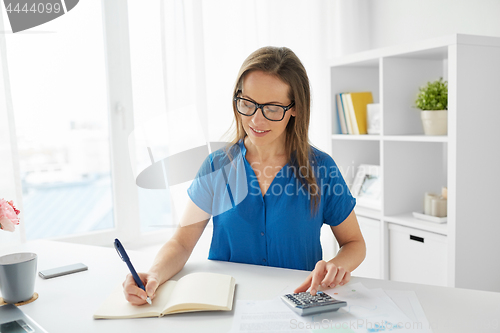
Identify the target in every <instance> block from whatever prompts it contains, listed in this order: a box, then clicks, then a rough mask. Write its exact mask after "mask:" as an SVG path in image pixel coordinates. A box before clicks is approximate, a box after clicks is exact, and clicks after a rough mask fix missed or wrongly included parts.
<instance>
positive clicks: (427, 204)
mask: <svg viewBox="0 0 500 333" xmlns="http://www.w3.org/2000/svg"><path fill="white" fill-rule="evenodd" d="M434 198H437V195H435V194H434V193H430V192H425V196H424V214H425V215H431V212H432V199H434Z"/></svg>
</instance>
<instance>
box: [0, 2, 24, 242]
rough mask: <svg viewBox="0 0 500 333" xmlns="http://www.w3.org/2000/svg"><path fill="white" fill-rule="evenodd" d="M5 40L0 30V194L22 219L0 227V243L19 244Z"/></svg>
mask: <svg viewBox="0 0 500 333" xmlns="http://www.w3.org/2000/svg"><path fill="white" fill-rule="evenodd" d="M0 7H2V8H0V30H2V31H5V29H4V26H5V23H4V22H3V13H2V11H3V6H0ZM5 44H6V43H5V34H4V33H0V78H1V79H0V198H4V199H5V200H7V201H10V200H13V201H14V204H15V205H16V207H17V208H18V209H19V210H21V215H20V217H21V223H20V225H19V226H18V227H17V228H16V231H15V232H13V233H10V232H6V231H0V247H2V246H6V245H11V244H18V243H20V242H21V240H24V238H25V237H24V225H23V220H22V216H23V215H22V211H23V207H22V197H21V181H20V176H19V160H18V158H17V145H16V128H15V126H14V113H13V109H12V97H11V94H10V84H9V71H8V66H7V52H6V47H5Z"/></svg>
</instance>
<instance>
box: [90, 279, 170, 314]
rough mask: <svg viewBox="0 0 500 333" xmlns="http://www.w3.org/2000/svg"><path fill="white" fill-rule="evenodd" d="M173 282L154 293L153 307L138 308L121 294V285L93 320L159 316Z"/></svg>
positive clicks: (167, 283) (165, 284) (103, 304)
mask: <svg viewBox="0 0 500 333" xmlns="http://www.w3.org/2000/svg"><path fill="white" fill-rule="evenodd" d="M175 283H176V282H175V281H167V282H166V283H164V284H163V285H161V286H160V287H159V288H158V290H157V291H156V297H155V299H153V302H152V303H153V305H149V304H148V303H146V304H144V305H140V306H136V305H132V304H130V303H129V302H128V301H127V300H126V299H125V295H124V294H123V287H122V285H119V286H117V287H116V288H115V289H114V290H113V292H112V293H111V294H110V295H109V296H108V297H107V298H106V300H105V301H104V302H103V303H102V305H101V307H100V308H99V309H98V310H97V311H96V312H95V314H94V318H140V317H155V316H160V313H161V311H162V310H163V307H164V305H165V303H167V300H168V298H169V294H170V293H171V292H172V289H173V287H174V286H175Z"/></svg>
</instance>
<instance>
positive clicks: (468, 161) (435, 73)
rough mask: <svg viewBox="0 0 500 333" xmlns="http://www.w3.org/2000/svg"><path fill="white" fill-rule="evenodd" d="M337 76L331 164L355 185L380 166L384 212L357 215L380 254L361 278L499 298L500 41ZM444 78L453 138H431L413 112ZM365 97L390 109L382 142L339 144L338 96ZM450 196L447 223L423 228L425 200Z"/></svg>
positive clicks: (372, 62)
mask: <svg viewBox="0 0 500 333" xmlns="http://www.w3.org/2000/svg"><path fill="white" fill-rule="evenodd" d="M330 75H331V80H330V84H331V90H330V91H331V97H332V98H331V103H332V105H331V110H333V111H332V112H331V114H330V116H331V121H330V124H331V126H332V127H331V133H332V137H331V140H330V143H331V147H330V152H331V154H332V157H333V158H334V160H335V161H336V163H337V165H338V166H339V168H340V169H341V171H342V174H343V175H344V178H345V179H346V181H347V183H351V182H352V180H353V178H354V176H355V174H356V169H357V167H358V166H359V165H360V164H375V165H380V166H381V175H382V189H383V190H382V197H383V198H382V207H381V210H380V211H377V210H372V209H367V208H363V207H357V208H356V213H357V215H358V220H360V225H361V229H362V230H363V229H364V230H366V232H365V231H364V232H365V238H368V237H370V238H369V239H367V244H369V246H368V251H372V252H373V253H377V254H378V255H377V256H367V260H365V263H363V264H362V266H360V268H359V270H358V271H359V272H360V275H363V276H368V277H378V278H385V279H400V280H404V281H408V282H416V283H430V284H439V285H446V286H450V287H460V288H471V289H481V290H492V291H500V263H499V260H498V257H499V256H500V240H499V238H500V217H499V214H498V206H499V205H500V172H499V170H500V147H499V146H500V38H494V37H483V36H471V35H452V36H445V37H442V38H436V39H432V40H428V41H422V42H417V43H412V44H408V45H398V46H394V47H389V48H383V49H379V50H371V51H367V52H362V53H358V54H354V55H349V56H346V57H343V58H341V59H335V60H333V61H332V62H331V63H330ZM439 77H443V78H444V79H445V80H447V81H448V135H447V136H425V135H424V134H423V128H422V124H421V121H420V113H419V111H418V110H417V109H415V108H414V107H413V105H414V102H415V98H416V94H417V93H418V88H419V87H420V86H422V85H424V84H425V83H427V82H428V81H433V80H436V79H438V78H439ZM360 91H371V92H372V94H373V98H374V102H375V103H380V105H381V113H382V114H381V116H382V118H381V119H382V128H381V134H380V135H343V134H339V132H340V131H339V125H338V124H337V116H336V108H335V95H336V94H338V93H343V92H360ZM443 186H446V187H448V222H447V223H445V224H436V223H432V222H426V221H422V220H418V219H415V218H414V217H413V216H412V212H414V211H415V212H418V211H420V212H421V211H423V197H424V193H425V192H437V193H440V191H441V187H443ZM374 223H375V224H374ZM374 225H375V226H377V225H378V230H376V228H375V229H374ZM419 235H420V236H419ZM422 235H423V236H422ZM405 258H406V259H405ZM367 267H368V268H369V269H366V268H367ZM374 267H375V268H378V269H374ZM403 270H404V272H403ZM353 274H354V275H357V271H354V273H353Z"/></svg>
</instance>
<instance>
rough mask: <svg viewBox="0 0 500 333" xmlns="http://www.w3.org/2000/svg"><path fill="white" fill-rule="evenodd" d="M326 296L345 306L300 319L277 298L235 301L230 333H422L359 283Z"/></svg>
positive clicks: (377, 293) (385, 298)
mask: <svg viewBox="0 0 500 333" xmlns="http://www.w3.org/2000/svg"><path fill="white" fill-rule="evenodd" d="M325 292H327V293H329V294H330V295H332V296H333V297H335V298H338V299H341V300H345V301H346V302H347V304H348V306H347V307H344V308H341V309H340V310H338V311H336V312H327V313H322V314H316V315H312V316H304V317H301V316H299V315H297V314H296V313H294V312H293V311H292V310H290V309H289V308H288V307H287V306H286V305H285V304H284V303H283V302H282V301H281V299H279V298H275V299H273V300H270V301H238V302H237V304H236V307H235V314H234V319H233V327H232V330H231V333H236V332H240V333H242V332H244V333H250V332H258V333H263V332H301V333H302V332H314V333H316V332H317V333H320V332H321V333H328V332H336V333H339V332H341V333H347V332H349V333H353V332H362V333H374V332H390V331H393V330H398V331H400V332H405V333H407V332H422V331H421V330H413V327H409V326H410V323H412V320H411V319H410V318H409V317H408V316H407V315H405V314H404V313H403V312H402V311H401V309H400V308H399V307H398V306H397V305H396V304H395V303H394V302H393V301H392V299H391V298H390V297H389V296H388V295H387V294H385V293H383V292H380V291H374V292H372V291H371V290H370V289H367V288H366V287H365V286H363V285H362V284H361V283H356V284H348V285H345V286H342V287H337V288H335V289H331V290H325Z"/></svg>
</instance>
